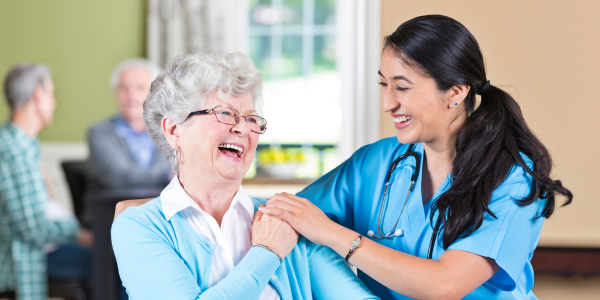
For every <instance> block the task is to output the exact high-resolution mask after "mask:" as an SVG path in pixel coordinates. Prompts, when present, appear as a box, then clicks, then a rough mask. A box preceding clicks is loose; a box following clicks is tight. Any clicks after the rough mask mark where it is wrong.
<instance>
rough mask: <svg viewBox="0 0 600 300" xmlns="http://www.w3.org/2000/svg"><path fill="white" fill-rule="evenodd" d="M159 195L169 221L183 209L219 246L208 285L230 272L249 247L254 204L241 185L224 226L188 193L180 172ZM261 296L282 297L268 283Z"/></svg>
mask: <svg viewBox="0 0 600 300" xmlns="http://www.w3.org/2000/svg"><path fill="white" fill-rule="evenodd" d="M160 198H161V202H162V208H163V212H164V213H165V218H166V219H167V221H169V220H170V219H171V218H172V217H173V216H174V215H175V214H176V213H178V212H181V215H182V216H183V217H184V219H185V220H186V221H188V223H189V224H190V225H191V226H192V228H194V230H195V231H196V232H197V233H198V234H199V235H201V236H203V237H204V238H206V239H207V240H209V241H210V242H211V243H213V244H214V245H215V246H216V247H215V252H214V253H213V256H212V266H211V268H210V279H209V280H208V287H209V288H210V287H212V286H213V285H215V284H217V283H218V282H219V281H221V280H222V279H223V278H225V277H226V276H227V275H229V273H230V272H231V270H232V269H233V268H234V267H235V266H236V265H237V264H238V263H239V262H240V261H241V260H242V259H243V258H244V256H246V253H247V252H248V250H250V247H251V246H252V220H253V219H254V204H253V203H252V200H251V199H250V197H249V196H248V194H246V192H245V191H244V189H243V188H242V187H241V186H240V188H239V189H238V191H237V193H236V194H235V196H234V197H233V200H232V201H231V205H230V206H229V209H228V210H227V212H225V215H224V216H223V220H222V221H221V227H219V224H217V221H216V220H215V219H214V218H213V217H212V216H211V215H209V214H208V213H206V212H205V211H203V210H202V209H201V208H200V206H198V203H196V202H195V201H194V200H193V199H192V198H191V197H190V196H189V195H188V194H187V192H186V191H185V190H184V189H183V187H182V186H181V184H180V183H179V179H178V177H177V176H175V177H173V179H172V180H171V183H169V185H168V186H167V187H166V188H165V189H164V190H163V191H162V192H161V193H160ZM260 299H261V300H279V299H280V297H279V293H278V292H277V290H275V288H273V286H271V284H270V283H269V284H268V285H267V287H266V288H265V290H264V291H263V293H262V295H261V296H260Z"/></svg>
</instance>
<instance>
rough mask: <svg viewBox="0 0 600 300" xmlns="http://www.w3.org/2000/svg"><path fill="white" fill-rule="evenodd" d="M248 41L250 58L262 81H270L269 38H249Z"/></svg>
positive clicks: (270, 57) (270, 58)
mask: <svg viewBox="0 0 600 300" xmlns="http://www.w3.org/2000/svg"><path fill="white" fill-rule="evenodd" d="M248 41H249V43H248V50H249V53H250V58H251V59H252V61H253V62H254V65H255V66H256V68H257V69H259V70H260V71H261V73H262V74H263V80H269V79H271V67H270V66H271V61H272V56H271V37H270V36H250V38H249V40H248Z"/></svg>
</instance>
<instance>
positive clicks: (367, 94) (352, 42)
mask: <svg viewBox="0 0 600 300" xmlns="http://www.w3.org/2000/svg"><path fill="white" fill-rule="evenodd" d="M338 22H339V23H338V26H339V28H340V30H339V31H338V32H339V39H338V41H339V44H338V49H339V50H338V51H339V52H338V53H339V66H340V72H341V74H342V111H343V121H342V123H343V125H342V128H343V129H342V141H341V143H340V145H339V149H340V154H341V156H342V158H347V157H349V156H350V155H351V154H352V153H353V152H354V151H356V150H357V149H358V148H360V147H362V146H364V145H366V144H370V143H373V142H375V141H377V140H378V139H379V135H380V132H379V128H380V124H379V122H380V110H381V104H380V89H379V86H378V85H377V80H378V79H379V76H378V75H377V71H378V70H379V64H380V58H381V46H382V43H381V1H380V0H341V1H340V4H339V5H338Z"/></svg>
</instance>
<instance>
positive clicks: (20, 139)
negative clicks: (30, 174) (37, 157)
mask: <svg viewBox="0 0 600 300" xmlns="http://www.w3.org/2000/svg"><path fill="white" fill-rule="evenodd" d="M4 126H5V127H6V128H7V129H8V131H9V132H10V133H11V134H12V136H14V138H15V141H16V143H17V145H14V146H17V147H20V148H22V149H38V139H37V138H32V137H30V136H28V135H27V134H26V133H25V131H24V130H23V129H22V128H21V127H19V126H18V125H16V124H15V123H13V122H11V121H8V122H6V124H5V125H4Z"/></svg>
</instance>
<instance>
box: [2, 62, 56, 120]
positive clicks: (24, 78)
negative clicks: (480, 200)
mask: <svg viewBox="0 0 600 300" xmlns="http://www.w3.org/2000/svg"><path fill="white" fill-rule="evenodd" d="M51 75H52V71H51V70H50V68H48V67H47V66H46V65H42V64H29V63H24V64H19V65H17V66H15V67H13V68H12V69H11V70H10V71H9V72H8V74H6V79H5V80H4V94H5V95H6V101H8V106H10V111H11V112H15V111H17V110H19V109H20V108H22V107H23V106H25V104H27V102H29V100H31V97H33V93H34V92H35V89H36V88H37V87H38V86H40V85H41V86H42V87H45V86H46V84H47V83H48V80H50V76H51Z"/></svg>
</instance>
